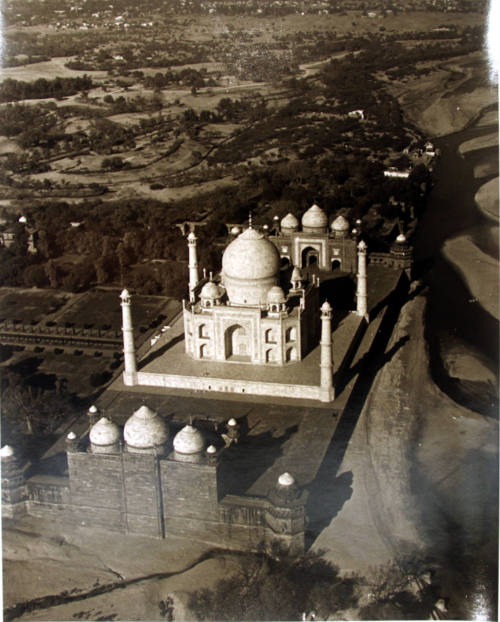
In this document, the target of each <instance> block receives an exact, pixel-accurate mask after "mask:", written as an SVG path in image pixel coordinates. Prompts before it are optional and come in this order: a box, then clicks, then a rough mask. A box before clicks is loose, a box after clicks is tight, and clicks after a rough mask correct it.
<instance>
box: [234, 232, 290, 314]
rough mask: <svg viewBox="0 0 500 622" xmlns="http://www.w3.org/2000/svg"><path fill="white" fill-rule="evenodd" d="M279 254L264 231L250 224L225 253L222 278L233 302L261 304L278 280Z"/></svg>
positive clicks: (251, 304)
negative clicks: (253, 227)
mask: <svg viewBox="0 0 500 622" xmlns="http://www.w3.org/2000/svg"><path fill="white" fill-rule="evenodd" d="M279 271H280V255H279V253H278V250H277V248H276V247H275V246H274V244H273V243H272V242H270V241H269V240H268V239H267V238H266V237H265V235H264V234H263V233H261V232H260V231H257V230H255V229H252V228H251V227H250V228H248V229H246V230H245V231H244V232H243V233H241V234H240V235H239V236H238V237H237V238H236V239H235V240H233V241H232V242H231V243H230V244H229V246H228V247H227V248H226V250H225V251H224V255H223V256H222V280H223V284H224V287H225V288H226V291H227V295H228V298H229V302H230V304H232V305H236V306H238V305H242V306H262V305H265V304H266V302H267V292H268V290H269V289H270V288H271V287H272V286H273V285H276V284H277V282H278V275H279Z"/></svg>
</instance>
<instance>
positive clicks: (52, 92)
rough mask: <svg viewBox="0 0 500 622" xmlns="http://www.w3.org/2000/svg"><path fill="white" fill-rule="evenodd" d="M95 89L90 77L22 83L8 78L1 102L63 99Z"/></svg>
mask: <svg viewBox="0 0 500 622" xmlns="http://www.w3.org/2000/svg"><path fill="white" fill-rule="evenodd" d="M92 87H93V84H92V79H91V78H90V77H89V76H86V75H84V76H81V77H76V78H59V77H58V78H54V79H53V80H46V79H45V78H38V79H37V80H34V81H33V82H22V81H21V80H14V79H12V78H6V79H5V80H4V81H3V82H2V83H1V84H0V102H15V101H21V100H24V99H46V98H48V97H55V98H61V97H66V96H67V95H74V94H75V93H78V92H79V91H87V90H89V89H91V88H92Z"/></svg>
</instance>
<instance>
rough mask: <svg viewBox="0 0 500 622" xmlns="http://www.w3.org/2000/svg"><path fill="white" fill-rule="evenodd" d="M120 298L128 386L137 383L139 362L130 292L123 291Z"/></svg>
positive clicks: (124, 372)
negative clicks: (136, 352)
mask: <svg viewBox="0 0 500 622" xmlns="http://www.w3.org/2000/svg"><path fill="white" fill-rule="evenodd" d="M120 298H121V301H122V302H121V306H122V332H123V354H124V357H125V370H124V371H123V382H124V383H125V384H126V385H127V386H133V385H134V384H137V364H136V361H135V346H134V329H133V326H132V313H131V310H130V294H129V293H128V291H127V290H126V289H124V290H123V291H122V293H121V294H120Z"/></svg>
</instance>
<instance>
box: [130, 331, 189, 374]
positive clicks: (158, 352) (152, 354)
mask: <svg viewBox="0 0 500 622" xmlns="http://www.w3.org/2000/svg"><path fill="white" fill-rule="evenodd" d="M181 341H184V333H182V334H181V335H177V337H174V338H173V339H171V340H170V341H169V342H168V343H166V344H165V345H164V346H161V348H158V349H157V350H154V351H153V352H150V353H149V354H148V355H147V356H145V357H144V358H143V359H141V360H140V361H138V363H137V369H143V368H144V367H145V366H146V365H148V364H149V363H151V361H154V360H155V359H157V358H158V357H160V356H162V355H163V354H165V352H166V351H167V350H170V348H173V347H174V346H175V345H176V344H178V343H180V342H181Z"/></svg>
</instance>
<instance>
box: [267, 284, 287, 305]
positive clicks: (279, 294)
mask: <svg viewBox="0 0 500 622" xmlns="http://www.w3.org/2000/svg"><path fill="white" fill-rule="evenodd" d="M267 302H269V303H280V304H281V303H283V302H286V298H285V292H284V291H283V290H282V289H281V287H280V286H279V285H273V287H271V289H270V290H269V291H268V292H267Z"/></svg>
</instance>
